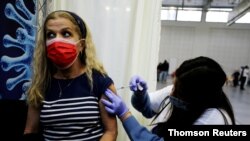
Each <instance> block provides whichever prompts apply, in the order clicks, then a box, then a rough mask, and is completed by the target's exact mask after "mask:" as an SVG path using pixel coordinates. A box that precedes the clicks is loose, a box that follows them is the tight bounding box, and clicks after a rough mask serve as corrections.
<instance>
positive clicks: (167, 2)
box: [162, 0, 243, 8]
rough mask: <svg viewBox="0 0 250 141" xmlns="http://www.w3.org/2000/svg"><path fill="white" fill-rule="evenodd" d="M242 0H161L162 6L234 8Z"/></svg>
mask: <svg viewBox="0 0 250 141" xmlns="http://www.w3.org/2000/svg"><path fill="white" fill-rule="evenodd" d="M242 1H243V0H162V6H163V7H169V6H171V7H182V8H184V7H196V8H234V7H235V6H237V5H238V4H239V3H241V2H242Z"/></svg>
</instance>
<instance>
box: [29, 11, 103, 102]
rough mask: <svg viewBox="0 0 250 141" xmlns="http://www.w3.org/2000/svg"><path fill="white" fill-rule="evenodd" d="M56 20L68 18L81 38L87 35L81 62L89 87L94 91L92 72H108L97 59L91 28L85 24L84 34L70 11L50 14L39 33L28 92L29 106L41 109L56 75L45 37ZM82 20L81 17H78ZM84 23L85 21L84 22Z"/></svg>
mask: <svg viewBox="0 0 250 141" xmlns="http://www.w3.org/2000/svg"><path fill="white" fill-rule="evenodd" d="M56 18H66V19H69V20H70V21H71V22H72V23H73V24H74V25H75V28H76V31H77V33H78V34H79V35H80V37H81V38H84V37H83V34H86V38H85V49H84V51H83V52H82V53H84V55H79V56H78V57H80V60H82V61H81V62H82V64H84V65H85V68H86V72H85V73H86V75H87V78H88V81H89V85H90V86H91V88H92V89H93V79H92V71H93V69H95V70H97V71H99V72H100V73H101V74H103V75H106V74H107V73H106V71H105V69H104V67H103V65H102V63H101V62H100V61H99V60H98V59H97V57H96V50H95V45H94V43H93V40H92V36H91V33H90V30H89V28H88V27H87V25H86V24H85V23H84V26H85V29H86V33H82V32H81V30H80V27H79V26H81V25H79V23H77V21H76V19H75V17H73V16H72V13H71V12H68V11H61V10H60V11H54V12H52V13H50V14H49V15H48V16H47V18H46V20H45V22H44V24H43V27H42V30H40V31H39V32H38V35H37V37H36V48H35V51H34V55H33V62H32V63H33V64H32V65H33V67H32V69H33V75H32V80H31V86H30V87H29V89H28V91H27V96H28V98H27V102H28V104H29V105H32V106H35V107H39V106H40V105H41V103H42V101H43V100H44V96H45V93H46V91H47V89H48V88H49V87H50V82H51V78H52V76H53V74H54V73H55V69H56V68H55V67H54V66H53V65H52V63H51V62H50V60H49V59H48V58H47V54H46V45H45V42H46V35H45V33H44V32H45V31H46V30H45V29H46V27H45V25H46V24H47V22H48V21H49V20H50V19H56ZM78 18H80V17H78ZM81 20H82V19H81ZM82 22H83V21H82ZM82 53H81V54H82Z"/></svg>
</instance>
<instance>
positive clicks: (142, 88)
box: [129, 75, 148, 94]
mask: <svg viewBox="0 0 250 141" xmlns="http://www.w3.org/2000/svg"><path fill="white" fill-rule="evenodd" d="M129 86H130V90H131V91H133V92H134V93H135V94H144V93H145V92H146V91H147V90H148V86H147V83H146V81H145V80H143V79H142V78H141V77H140V76H138V75H134V76H133V77H132V78H131V79H130V83H129Z"/></svg>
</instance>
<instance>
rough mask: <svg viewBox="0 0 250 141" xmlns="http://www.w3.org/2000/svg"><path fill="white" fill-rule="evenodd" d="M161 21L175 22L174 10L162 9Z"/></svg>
mask: <svg viewBox="0 0 250 141" xmlns="http://www.w3.org/2000/svg"><path fill="white" fill-rule="evenodd" d="M161 20H176V8H175V7H168V8H163V9H162V10H161Z"/></svg>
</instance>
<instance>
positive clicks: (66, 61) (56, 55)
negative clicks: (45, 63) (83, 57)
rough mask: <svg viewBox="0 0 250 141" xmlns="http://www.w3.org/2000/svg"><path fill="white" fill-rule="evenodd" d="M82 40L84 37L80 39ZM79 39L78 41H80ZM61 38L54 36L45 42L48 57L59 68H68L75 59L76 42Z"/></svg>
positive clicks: (76, 54) (76, 53)
mask: <svg viewBox="0 0 250 141" xmlns="http://www.w3.org/2000/svg"><path fill="white" fill-rule="evenodd" d="M81 40H84V39H81ZM81 40H79V41H81ZM79 41H77V42H73V41H70V40H66V39H63V38H55V39H52V40H49V41H47V42H46V46H47V56H48V58H49V59H50V60H51V61H52V62H53V63H54V64H55V65H56V66H57V67H58V68H59V69H67V68H69V67H70V66H71V65H72V64H73V63H74V62H75V60H76V59H77V56H78V52H77V43H78V42H79Z"/></svg>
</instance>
